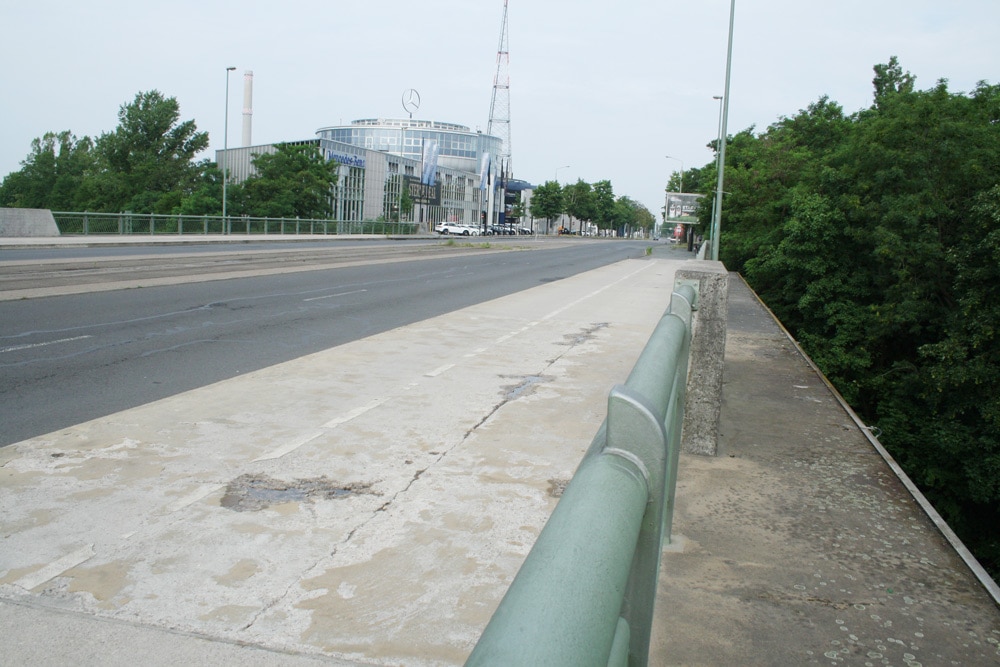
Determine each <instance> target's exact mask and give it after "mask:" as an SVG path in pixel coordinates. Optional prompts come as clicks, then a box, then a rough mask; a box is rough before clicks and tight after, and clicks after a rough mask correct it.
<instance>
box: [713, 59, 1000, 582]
mask: <svg viewBox="0 0 1000 667" xmlns="http://www.w3.org/2000/svg"><path fill="white" fill-rule="evenodd" d="M874 70H875V78H874V80H873V85H874V89H875V104H874V105H873V106H872V107H871V108H870V109H865V110H863V111H860V112H858V113H856V114H854V115H852V116H850V117H845V116H844V115H843V112H842V110H841V109H840V107H839V106H838V105H836V104H834V103H831V102H830V101H829V100H827V99H826V98H825V97H824V98H821V99H820V100H819V101H818V102H817V103H816V104H814V105H811V106H810V107H809V108H808V109H806V110H804V111H801V112H799V114H797V115H796V116H794V117H792V118H783V119H781V120H780V121H779V122H777V123H775V124H773V125H772V126H770V127H769V128H768V129H767V130H766V131H765V132H763V133H761V134H756V133H754V132H753V131H752V129H751V130H748V131H745V132H741V133H739V134H737V135H736V136H735V137H732V138H730V143H729V145H728V147H727V164H726V174H727V178H726V185H727V187H726V189H727V191H729V192H730V193H731V194H728V195H727V198H726V206H725V211H726V215H725V216H724V220H725V224H724V226H723V230H724V231H723V237H722V239H721V241H722V243H721V249H722V254H723V259H724V261H725V262H726V265H727V268H729V269H730V270H737V271H740V272H742V273H743V274H744V275H745V277H746V278H747V280H748V282H749V283H750V284H751V286H752V287H753V288H754V289H755V290H756V291H757V293H758V294H759V295H760V296H761V298H762V299H763V300H764V301H765V302H766V303H767V304H768V306H769V307H770V308H771V309H772V310H773V311H774V312H775V314H776V315H777V316H778V318H779V319H780V320H781V321H782V323H783V324H784V325H785V326H786V327H787V328H788V329H789V330H790V331H791V332H792V334H793V335H794V336H795V338H796V339H797V340H798V341H799V342H800V343H801V344H802V345H803V347H804V348H805V349H806V351H807V352H808V353H809V355H810V356H811V357H812V358H813V360H815V361H816V363H817V364H818V365H819V367H820V368H821V369H822V370H823V372H824V374H825V375H826V376H827V377H828V378H829V379H830V380H831V381H832V382H833V383H834V385H835V386H836V387H837V388H838V389H839V390H840V392H841V393H842V394H843V395H844V397H845V398H846V399H847V400H848V402H850V403H851V405H852V406H853V407H854V409H855V410H857V411H858V412H859V414H861V415H862V417H863V418H864V419H865V421H866V423H869V424H875V425H877V426H878V427H879V428H880V429H881V431H882V435H881V438H880V439H881V440H882V442H883V443H884V444H885V445H886V448H887V449H889V451H890V452H891V453H892V454H893V456H894V457H895V458H896V460H897V461H899V463H900V464H901V465H902V466H903V468H904V469H905V470H906V472H907V473H908V474H909V475H910V476H911V478H913V479H914V481H916V482H917V484H918V485H919V486H920V487H921V489H922V490H923V492H924V493H925V494H926V495H927V496H928V498H930V499H931V501H932V502H933V503H934V505H935V506H936V507H937V509H938V511H939V512H941V514H942V515H943V516H944V517H945V518H946V520H947V521H948V523H949V525H951V526H952V527H953V528H954V529H955V531H956V532H957V533H958V534H959V536H960V537H961V538H962V539H963V541H965V542H966V544H968V545H969V546H970V547H971V548H972V549H973V551H974V552H975V553H976V555H977V557H979V558H980V560H981V561H982V562H983V564H984V565H985V566H986V567H987V568H988V569H990V570H991V571H993V572H994V573H996V572H1000V528H998V527H1000V511H998V509H997V508H998V506H1000V444H998V443H1000V399H997V398H996V397H997V396H1000V340H998V336H1000V307H998V306H997V304H998V303H1000V287H998V285H1000V271H998V269H997V267H998V266H1000V189H998V186H997V183H1000V87H998V86H990V85H987V84H985V83H982V84H980V85H979V87H978V88H977V90H976V91H975V92H973V93H971V94H954V93H951V92H949V91H948V89H947V83H946V82H945V81H940V82H938V84H937V85H936V86H935V87H934V88H931V89H929V90H925V91H916V90H914V81H915V79H914V77H913V76H912V75H910V74H909V73H904V72H903V70H902V69H901V68H900V66H899V64H898V62H897V61H896V59H895V58H893V59H891V60H890V62H889V63H888V64H883V65H876V66H875V68H874ZM707 169H708V167H706V170H707Z"/></svg>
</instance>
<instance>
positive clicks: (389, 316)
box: [0, 240, 687, 446]
mask: <svg viewBox="0 0 1000 667" xmlns="http://www.w3.org/2000/svg"><path fill="white" fill-rule="evenodd" d="M648 246H649V243H648V242H629V241H590V240H588V241H583V240H581V241H579V242H575V243H569V244H550V245H547V244H545V243H540V244H537V245H536V246H534V247H532V248H530V249H527V250H525V249H508V250H497V249H496V248H492V249H489V250H486V249H482V250H477V249H476V248H469V247H464V246H443V245H442V244H430V245H417V246H412V247H408V248H407V247H402V248H400V247H399V246H396V245H393V244H384V245H382V246H377V247H374V248H368V249H366V248H354V249H348V248H344V247H341V248H338V249H329V248H325V249H318V248H315V247H313V248H309V249H294V250H284V249H283V250H282V251H280V252H271V251H269V250H266V249H256V248H248V249H244V250H243V251H242V252H236V253H233V252H232V250H231V249H227V250H226V251H225V256H224V257H223V256H220V255H219V254H212V253H206V252H204V251H203V250H202V251H201V252H197V253H181V254H177V253H170V254H166V255H164V256H163V257H160V258H159V259H157V258H156V257H155V256H152V255H143V256H140V257H134V256H130V257H126V258H121V257H117V258H115V257H111V256H94V257H85V258H80V257H66V258H58V257H54V258H50V259H49V260H47V261H45V262H31V261H16V260H15V261H10V257H11V255H10V254H8V253H5V254H4V255H3V257H2V261H0V296H2V299H5V300H0V446H5V445H8V444H11V443H13V442H19V441H21V440H24V439H27V438H32V437H36V436H40V435H43V434H46V433H49V432H52V431H55V430H58V429H60V428H63V427H66V426H69V425H72V424H77V423H80V422H83V421H87V420H91V419H95V418H98V417H101V416H104V415H108V414H111V413H114V412H117V411H120V410H123V409H127V408H130V407H134V406H137V405H141V404H144V403H148V402H150V401H154V400H157V399H160V398H164V397H167V396H171V395H174V394H176V393H179V392H183V391H186V390H189V389H193V388H196V387H199V386H204V385H207V384H210V383H213V382H217V381H220V380H224V379H228V378H231V377H234V376H237V375H239V374H242V373H247V372H250V371H253V370H257V369H259V368H263V367H266V366H270V365H273V364H277V363H281V362H284V361H288V360H290V359H294V358H298V357H301V356H303V355H307V354H310V353H313V352H317V351H320V350H324V349H327V348H329V347H332V346H336V345H339V344H342V343H345V342H348V341H351V340H355V339H359V338H363V337H365V336H369V335H372V334H375V333H378V332H381V331H386V330H389V329H392V328H395V327H398V326H403V325H406V324H410V323H413V322H417V321H420V320H423V319H426V318H428V317H432V316H435V315H439V314H442V313H446V312H450V311H452V310H456V309H459V308H463V307H466V306H469V305H472V304H474V303H479V302H482V301H487V300H490V299H494V298H497V297H499V296H503V295H506V294H511V293H514V292H517V291H520V290H524V289H528V288H530V287H533V286H536V285H538V284H541V283H545V282H551V281H555V280H559V279H561V278H565V277H568V276H571V275H574V274H576V273H580V272H583V271H588V270H590V269H593V268H596V267H598V266H602V265H605V264H609V263H613V262H617V261H619V260H622V259H626V258H635V257H641V256H643V254H644V253H645V250H646V248H647V247H648ZM677 252H678V253H680V252H682V251H680V250H677ZM428 253H430V254H428ZM683 254H684V255H687V253H686V252H684V253H683ZM220 271H221V272H222V273H220ZM257 274H263V275H257ZM137 280H138V282H136V281H137ZM156 280H160V281H166V282H175V283H176V284H162V285H160V286H154V287H145V286H142V285H144V284H156ZM88 285H93V288H94V289H99V290H101V291H85V292H84V293H77V294H67V293H65V292H67V291H72V290H87V289H88V287H87V286H88ZM140 286H142V288H141V289H140V288H138V287H140ZM28 287H31V289H27V288H28ZM129 288H130V289H129ZM45 290H49V291H45ZM20 293H23V294H25V295H31V296H32V297H33V298H17V297H16V296H14V297H13V298H12V295H17V294H20ZM42 293H44V294H51V296H43V297H38V295H39V294H42ZM34 297H37V298H34ZM262 398H264V397H262Z"/></svg>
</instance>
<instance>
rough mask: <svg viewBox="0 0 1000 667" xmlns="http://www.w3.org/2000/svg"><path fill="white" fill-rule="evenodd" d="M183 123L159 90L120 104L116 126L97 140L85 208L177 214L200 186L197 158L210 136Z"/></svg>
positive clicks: (174, 103)
mask: <svg viewBox="0 0 1000 667" xmlns="http://www.w3.org/2000/svg"><path fill="white" fill-rule="evenodd" d="M179 120H180V105H178V103H177V100H176V99H175V98H173V97H171V98H165V97H164V96H163V94H162V93H160V92H159V91H156V90H152V91H149V92H146V93H138V94H137V95H136V96H135V99H134V100H133V101H132V103H131V104H124V105H122V106H121V107H120V109H119V111H118V121H119V122H118V127H117V128H116V129H115V131H114V132H111V133H105V134H102V135H101V136H100V137H99V138H98V139H97V143H96V145H95V148H94V151H95V154H96V158H97V164H96V167H97V170H96V173H95V174H94V175H93V177H92V178H90V179H88V183H87V184H86V186H87V187H86V188H84V193H83V198H84V199H85V201H83V202H81V203H82V204H83V206H84V207H85V208H87V209H89V210H96V211H114V212H119V211H133V212H136V213H172V212H174V211H175V210H176V209H178V208H179V207H180V205H181V201H182V200H183V199H184V197H185V196H186V195H189V194H190V193H191V192H193V191H194V189H195V187H196V185H197V182H198V178H199V173H200V170H199V167H198V165H196V164H195V163H194V157H195V155H197V154H198V153H199V152H201V151H202V150H204V149H205V148H207V146H208V134H207V133H205V132H198V131H197V127H196V126H195V123H194V121H193V120H189V121H185V122H182V123H179V122H178V121H179Z"/></svg>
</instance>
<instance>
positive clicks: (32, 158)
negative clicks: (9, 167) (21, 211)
mask: <svg viewBox="0 0 1000 667" xmlns="http://www.w3.org/2000/svg"><path fill="white" fill-rule="evenodd" d="M93 145H94V144H93V141H92V140H91V139H90V138H89V137H83V138H82V139H79V140H78V139H77V138H76V136H74V135H73V134H72V133H71V132H69V131H64V132H59V133H55V132H46V133H45V135H44V136H43V137H42V138H40V139H35V140H34V141H32V142H31V153H30V154H29V155H28V157H26V158H25V159H24V160H23V161H22V162H21V169H20V171H16V172H14V173H12V174H9V175H8V176H7V178H5V179H4V180H3V183H2V184H0V206H14V207H20V208H48V209H52V210H56V211H72V210H75V208H76V195H77V191H78V189H79V188H80V184H81V183H82V182H83V179H84V178H85V177H86V175H87V174H88V172H89V171H90V170H91V168H92V165H93V161H94V156H93Z"/></svg>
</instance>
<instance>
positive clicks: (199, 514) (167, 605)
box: [0, 258, 690, 665]
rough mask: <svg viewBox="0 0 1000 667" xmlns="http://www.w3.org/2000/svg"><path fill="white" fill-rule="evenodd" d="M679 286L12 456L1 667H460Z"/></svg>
mask: <svg viewBox="0 0 1000 667" xmlns="http://www.w3.org/2000/svg"><path fill="white" fill-rule="evenodd" d="M680 266H690V263H689V262H682V261H669V260H660V259H655V258H650V259H643V260H630V261H625V262H620V263H618V264H614V265H611V266H608V267H604V268H602V269H598V270H595V271H591V272H588V273H584V274H581V275H578V276H575V277H573V278H569V279H566V280H560V281H557V282H554V283H549V284H546V285H543V286H540V287H537V288H535V289H531V290H528V291H525V292H521V293H519V294H516V295H512V296H510V297H506V298H502V299H498V300H495V301H492V302H488V303H484V304H481V305H478V306H474V307H471V308H467V309H464V310H461V311H457V312H454V313H451V314H448V315H445V316H442V317H437V318H433V319H429V320H426V321H423V322H420V323H418V324H415V325H412V326H408V327H404V328H400V329H396V330H393V331H389V332H386V333H384V334H380V335H377V336H373V337H370V338H367V339H364V340H360V341H357V342H355V343H351V344H347V345H343V346H340V347H336V348H332V349H330V350H327V351H324V352H321V353H318V354H315V355H311V356H308V357H304V358H301V359H298V360H296V361H293V362H289V363H286V364H282V365H279V366H275V367H271V368H268V369H264V370H262V371H258V372H255V373H250V374H248V375H246V376H243V377H239V378H236V379H233V380H229V381H226V382H221V383H218V384H216V385H212V386H209V387H204V388H201V389H198V390H195V391H192V392H188V393H186V394H181V395H178V396H174V397H171V398H168V399H165V400H162V401H159V402H157V403H153V404H149V405H145V406H142V407H139V408H136V409H134V410H129V411H126V412H122V413H119V414H114V415H110V416H108V417H105V418H102V419H98V420H95V421H92V422H89V423H85V424H81V425H79V426H76V427H73V428H68V429H64V430H61V431H59V432H56V433H52V434H49V435H47V436H44V437H39V438H34V439H32V440H29V441H25V442H21V443H18V444H15V445H11V446H9V447H7V448H5V449H3V450H0V466H2V467H0V480H2V481H0V529H2V534H3V536H4V538H3V549H2V550H0V598H2V599H3V602H2V603H0V651H2V653H3V655H4V656H5V657H6V658H7V659H8V660H11V661H12V662H16V663H19V664H60V663H61V664H70V663H72V664H74V665H108V664H133V663H134V662H135V661H136V651H137V649H139V647H141V650H142V662H143V663H144V664H149V665H173V664H181V663H197V664H236V663H250V664H272V665H273V664H299V663H311V662H312V661H314V660H316V659H322V660H326V661H327V662H329V663H331V664H386V665H454V664H461V663H462V662H463V661H464V659H465V657H466V656H467V655H468V653H469V651H471V649H472V646H473V645H474V643H475V641H476V640H477V639H478V637H479V634H480V633H481V631H482V629H483V627H485V625H486V623H487V621H488V620H489V618H490V615H491V614H492V612H493V610H494V608H495V607H496V605H497V604H498V602H499V600H500V598H501V597H502V595H503V593H504V592H505V591H506V588H507V586H508V585H509V582H510V580H511V579H512V578H513V576H514V574H515V573H516V571H517V569H518V567H519V566H520V564H521V562H522V560H523V558H524V556H525V555H526V554H527V552H528V550H529V549H530V547H531V545H532V544H533V543H534V539H535V537H536V536H537V534H538V532H539V531H540V529H541V527H542V525H543V524H544V523H545V520H546V519H547V517H548V515H549V513H550V512H551V510H552V508H553V507H554V506H555V503H556V502H557V501H558V496H559V493H560V491H561V489H562V487H563V486H564V484H565V482H566V481H567V480H568V479H569V477H570V476H571V475H572V473H573V471H574V470H575V468H576V465H577V463H578V462H579V459H580V457H581V456H582V454H583V452H584V451H585V450H586V448H587V446H588V445H589V444H590V442H591V440H592V438H593V436H594V433H595V432H596V431H597V429H598V428H599V426H600V424H601V422H602V420H603V418H604V414H605V409H606V400H607V392H608V390H609V389H610V388H611V386H612V385H613V384H614V383H616V382H621V381H623V380H624V378H625V377H626V376H627V374H628V372H629V370H631V367H632V365H633V364H634V363H635V359H636V357H637V356H638V354H639V352H640V351H641V349H642V347H643V346H644V345H645V343H646V341H647V340H648V338H649V335H650V333H651V332H652V330H653V328H654V326H655V324H656V322H657V321H658V319H659V317H660V316H661V315H662V313H663V311H664V310H665V309H666V307H667V305H668V301H669V295H670V292H671V290H672V286H673V274H674V271H675V270H676V269H677V268H678V267H680ZM95 389H97V388H95ZM255 660H256V661H258V662H257V663H254V661H255Z"/></svg>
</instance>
